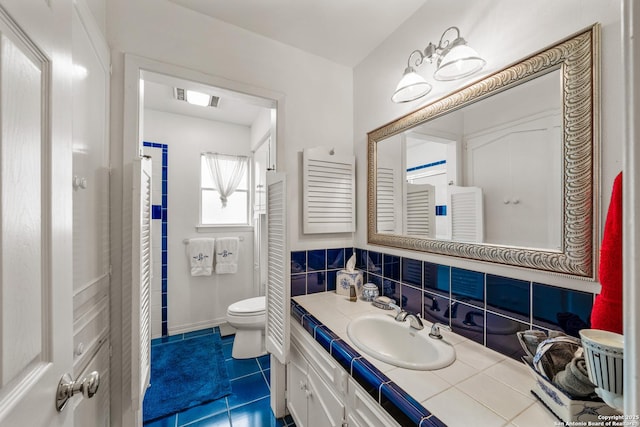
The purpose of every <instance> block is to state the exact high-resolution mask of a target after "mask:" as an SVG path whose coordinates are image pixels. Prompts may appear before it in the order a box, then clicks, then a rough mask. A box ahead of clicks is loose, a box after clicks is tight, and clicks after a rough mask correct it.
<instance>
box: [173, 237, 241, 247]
mask: <svg viewBox="0 0 640 427" xmlns="http://www.w3.org/2000/svg"><path fill="white" fill-rule="evenodd" d="M193 238H194V239H197V237H193ZM189 240H191V239H184V240H183V241H182V243H184V244H185V245H186V244H188V243H189ZM238 240H240V241H241V242H244V237H242V236H239V237H238Z"/></svg>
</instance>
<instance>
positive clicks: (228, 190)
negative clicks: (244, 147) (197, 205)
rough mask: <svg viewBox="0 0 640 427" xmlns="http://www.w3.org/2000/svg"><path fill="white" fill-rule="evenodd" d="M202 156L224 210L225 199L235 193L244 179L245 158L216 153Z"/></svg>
mask: <svg viewBox="0 0 640 427" xmlns="http://www.w3.org/2000/svg"><path fill="white" fill-rule="evenodd" d="M204 156H205V159H206V160H207V165H208V166H209V172H211V177H212V178H213V182H214V183H215V185H216V188H217V189H218V192H219V193H220V201H221V202H222V207H223V208H224V207H226V206H227V199H228V198H229V196H231V195H232V194H233V192H234V191H236V188H238V185H239V184H240V181H242V178H243V177H244V173H245V169H246V167H247V157H245V156H230V155H226V154H217V153H205V155H204Z"/></svg>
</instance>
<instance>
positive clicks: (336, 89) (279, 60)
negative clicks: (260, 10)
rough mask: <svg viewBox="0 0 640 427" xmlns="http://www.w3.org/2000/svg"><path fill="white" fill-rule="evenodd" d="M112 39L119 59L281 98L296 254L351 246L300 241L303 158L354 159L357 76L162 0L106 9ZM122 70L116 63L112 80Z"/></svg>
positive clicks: (119, 2)
mask: <svg viewBox="0 0 640 427" xmlns="http://www.w3.org/2000/svg"><path fill="white" fill-rule="evenodd" d="M107 32H108V38H109V43H110V45H111V47H112V49H113V50H114V57H115V56H118V53H119V52H127V53H133V54H136V55H139V56H142V57H145V58H150V59H154V60H158V61H162V62H166V63H169V64H179V65H180V66H182V67H186V68H190V69H193V70H198V71H200V72H203V73H207V74H210V75H213V76H217V77H220V78H224V79H229V81H230V83H236V84H238V83H241V84H244V85H250V86H253V87H255V88H257V89H259V90H261V89H266V90H269V91H273V92H277V93H280V94H282V95H283V99H282V100H281V103H280V104H281V105H279V106H278V111H279V116H278V121H279V124H278V135H277V140H278V157H279V158H278V170H279V171H283V172H287V174H288V176H289V183H288V187H287V188H288V195H289V197H288V199H289V200H291V201H292V203H291V206H290V207H289V211H290V212H289V215H288V219H289V221H288V223H289V235H290V236H291V249H292V250H297V249H310V248H324V247H327V246H341V245H350V244H351V241H352V237H351V234H350V233H349V234H346V233H343V234H342V235H337V236H335V235H333V236H323V235H315V236H304V235H302V232H301V229H302V227H301V211H300V206H299V205H300V202H299V201H300V200H301V199H302V197H301V192H300V191H301V190H300V188H301V187H300V186H299V181H300V180H299V168H300V165H301V163H300V160H299V156H298V153H299V152H301V151H302V149H304V148H307V147H315V146H329V147H335V149H336V151H337V152H346V153H348V154H353V147H352V144H353V85H352V69H350V68H348V67H345V66H342V65H338V64H335V63H332V62H330V61H328V60H326V59H323V58H320V57H318V56H315V55H311V54H308V53H306V52H303V51H301V50H298V49H295V48H292V47H290V46H287V45H284V44H281V43H278V42H275V41H273V40H270V39H267V38H265V37H262V36H258V35H256V34H254V33H251V32H248V31H246V30H243V29H240V28H238V27H235V26H232V25H229V24H227V23H225V22H222V21H219V20H216V19H213V18H210V17H207V16H204V15H201V14H199V13H196V12H193V11H191V10H189V9H186V8H183V7H181V6H178V5H176V4H173V3H170V2H168V1H164V0H112V1H109V2H108V4H107ZM120 67H121V65H120V66H119V61H114V79H115V80H117V79H118V76H120V75H121V74H122V73H123V70H122V69H121V68H120ZM120 90H121V88H120ZM113 108H114V114H119V112H120V111H121V109H122V106H121V105H118V104H117V103H114V105H113ZM285 147H286V148H285ZM125 162H126V159H125Z"/></svg>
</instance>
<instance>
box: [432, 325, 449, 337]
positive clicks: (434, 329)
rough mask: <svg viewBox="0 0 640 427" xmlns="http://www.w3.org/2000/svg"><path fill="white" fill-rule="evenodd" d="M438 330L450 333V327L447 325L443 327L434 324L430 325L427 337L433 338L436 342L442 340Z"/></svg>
mask: <svg viewBox="0 0 640 427" xmlns="http://www.w3.org/2000/svg"><path fill="white" fill-rule="evenodd" d="M440 328H443V329H446V330H448V331H451V327H450V326H448V325H444V324H442V323H439V322H436V323H434V324H433V325H431V332H429V336H430V337H431V338H435V339H438V340H441V339H442V334H441V333H440Z"/></svg>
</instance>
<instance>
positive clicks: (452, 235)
mask: <svg viewBox="0 0 640 427" xmlns="http://www.w3.org/2000/svg"><path fill="white" fill-rule="evenodd" d="M599 33H600V27H599V25H598V24H595V25H593V26H592V27H590V28H588V29H586V30H584V31H581V32H579V33H577V34H575V35H573V36H571V37H569V38H567V39H565V40H562V41H560V42H558V43H557V44H555V45H553V46H551V47H549V48H547V49H544V50H542V51H540V52H538V53H536V54H533V55H531V56H529V57H527V58H525V59H523V60H521V61H519V62H517V63H515V64H513V65H511V66H509V67H507V68H505V69H503V70H500V71H498V72H496V73H493V74H491V75H489V76H488V77H485V78H483V79H482V80H480V81H478V82H475V83H472V84H470V85H468V86H465V87H463V88H461V89H459V90H458V91H456V92H454V93H452V94H450V95H448V96H445V97H443V98H441V99H438V100H436V101H434V102H432V103H430V104H428V105H426V106H424V107H422V108H420V109H418V110H417V111H414V112H412V113H410V114H407V115H406V116H404V117H401V118H399V119H397V120H395V121H393V122H391V123H389V124H386V125H384V126H382V127H380V128H378V129H375V130H373V131H371V132H369V133H368V188H367V221H368V224H367V233H368V242H369V243H370V244H373V245H381V246H390V247H395V248H402V249H410V250H416V251H423V252H430V253H435V254H441V255H449V256H455V257H461V258H467V259H472V260H478V261H488V262H493V263H499V264H504V265H510V266H518V267H525V268H532V269H536V270H544V271H548V272H553V273H559V274H563V275H568V276H571V277H578V278H584V279H594V278H595V265H596V258H597V247H598V245H597V236H598V233H597V230H598V220H597V219H598V212H599V210H598V209H599V203H598V197H599V192H598V187H597V185H598V175H599V120H600V117H599V49H600V43H599Z"/></svg>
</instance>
